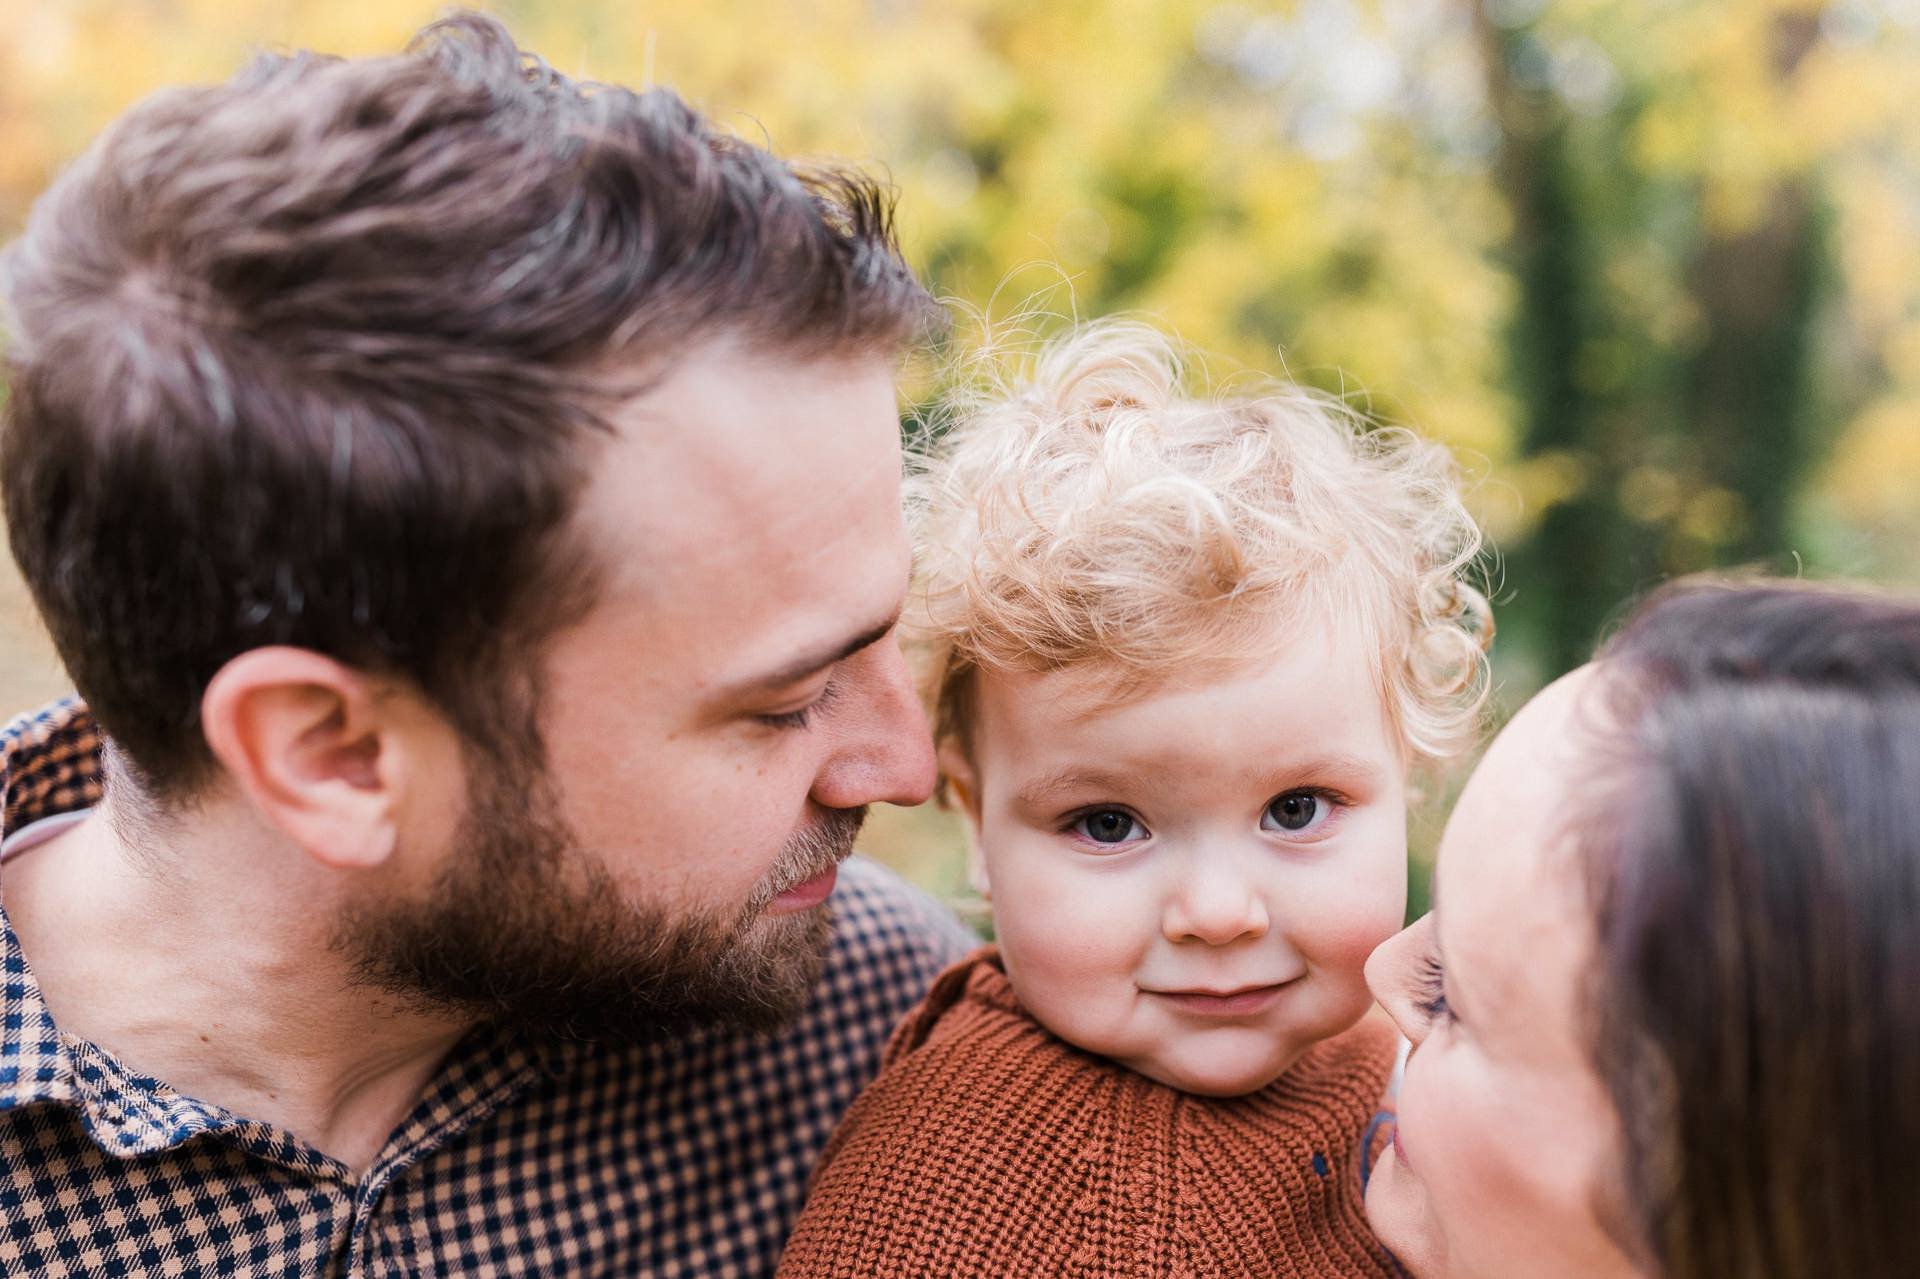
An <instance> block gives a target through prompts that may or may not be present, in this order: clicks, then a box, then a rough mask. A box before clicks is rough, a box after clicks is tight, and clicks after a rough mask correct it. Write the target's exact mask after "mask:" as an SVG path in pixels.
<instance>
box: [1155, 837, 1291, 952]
mask: <svg viewBox="0 0 1920 1279" xmlns="http://www.w3.org/2000/svg"><path fill="white" fill-rule="evenodd" d="M1234 861H1235V859H1234V856H1233V855H1232V854H1231V853H1230V852H1224V851H1216V852H1214V853H1212V854H1209V853H1207V852H1202V853H1201V855H1200V856H1197V857H1195V858H1192V859H1191V861H1190V863H1189V865H1188V866H1186V867H1184V868H1183V870H1184V872H1185V873H1184V874H1182V876H1181V879H1180V883H1179V884H1178V885H1177V887H1176V888H1175V890H1174V892H1173V893H1172V894H1171V895H1170V896H1169V897H1168V899H1167V904H1166V908H1165V910H1164V911H1163V912H1162V914H1161V930H1162V932H1163V934H1164V935H1165V937H1166V939H1167V940H1168V941H1171V942H1183V941H1201V942H1205V943H1207V944H1208V945H1210V946H1224V945H1226V944H1227V943H1228V942H1231V941H1238V940H1240V939H1241V938H1253V937H1262V936H1265V935H1266V932H1267V929H1268V928H1269V927H1270V926H1271V924H1272V920H1271V919H1270V918H1268V915H1267V905H1266V901H1265V899H1264V898H1263V897H1262V895H1261V894H1260V893H1259V892H1258V891H1257V890H1256V888H1255V885H1254V883H1253V880H1252V878H1251V877H1250V876H1248V875H1246V874H1245V873H1243V872H1242V871H1241V869H1240V868H1239V867H1238V866H1237V865H1235V864H1234Z"/></svg>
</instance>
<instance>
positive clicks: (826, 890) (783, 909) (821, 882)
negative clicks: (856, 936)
mask: <svg viewBox="0 0 1920 1279" xmlns="http://www.w3.org/2000/svg"><path fill="white" fill-rule="evenodd" d="M839 878H840V868H839V867H838V866H829V867H828V868H827V869H826V870H823V871H821V872H820V873H819V874H818V875H815V876H814V877H813V878H812V879H803V880H801V881H800V882H799V883H797V884H795V885H794V886H793V887H792V888H789V889H788V890H787V891H786V892H784V893H781V894H780V895H779V896H778V897H775V898H774V899H773V900H772V901H771V902H769V903H768V904H767V913H768V914H769V915H785V914H789V913H791V912H793V911H796V910H806V909H808V908H809V907H812V906H818V905H819V904H820V903H821V902H823V901H825V900H827V898H828V897H830V896H832V895H833V885H834V881H836V880H837V879H839Z"/></svg>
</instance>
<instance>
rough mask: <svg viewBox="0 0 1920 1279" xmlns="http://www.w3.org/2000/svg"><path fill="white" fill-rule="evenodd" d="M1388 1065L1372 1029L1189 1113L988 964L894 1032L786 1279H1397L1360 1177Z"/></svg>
mask: <svg viewBox="0 0 1920 1279" xmlns="http://www.w3.org/2000/svg"><path fill="white" fill-rule="evenodd" d="M1394 1049H1395V1041H1394V1038H1393V1034H1392V1032H1391V1031H1390V1030H1388V1029H1387V1028H1386V1027H1385V1026H1383V1025H1381V1024H1379V1023H1377V1022H1375V1021H1373V1020H1371V1019H1369V1020H1368V1021H1365V1022H1362V1023H1361V1024H1360V1025H1359V1026H1357V1027H1355V1028H1354V1029H1353V1030H1351V1031H1348V1032H1347V1033H1346V1034H1344V1035H1341V1036H1339V1037H1338V1038H1335V1039H1332V1040H1329V1041H1327V1042H1324V1043H1321V1044H1318V1045H1315V1046H1314V1047H1313V1048H1312V1049H1310V1050H1309V1051H1308V1052H1307V1054H1306V1055H1305V1056H1304V1057H1302V1058H1301V1060H1300V1061H1299V1062H1298V1063H1297V1064H1295V1066H1294V1067H1293V1068H1292V1069H1291V1070H1289V1071H1288V1072H1287V1073H1286V1074H1285V1075H1283V1076H1282V1077H1281V1078H1280V1079H1278V1080H1276V1081H1274V1082H1273V1083H1271V1084H1269V1085H1268V1086H1267V1087H1265V1088H1263V1089H1261V1090H1260V1091H1259V1092H1256V1093H1253V1094H1250V1095H1248V1096H1245V1097H1233V1098H1206V1097H1195V1096H1192V1095H1189V1094H1186V1093H1182V1092H1179V1091H1178V1090H1176V1089H1173V1088H1169V1087H1167V1086H1166V1085H1164V1084H1159V1083H1155V1082H1154V1081H1152V1080H1150V1079H1147V1078H1146V1077H1145V1076H1143V1075H1138V1074H1135V1073H1134V1072H1132V1071H1130V1070H1128V1069H1126V1068H1125V1067H1123V1066H1118V1065H1115V1064H1114V1063H1112V1062H1110V1061H1107V1060H1105V1059H1104V1058H1100V1057H1095V1056H1093V1055H1091V1054H1088V1053H1084V1052H1081V1051H1080V1050H1079V1049H1076V1048H1073V1047H1071V1046H1070V1045H1068V1044H1066V1043H1065V1042H1063V1041H1062V1040H1060V1039H1058V1038H1056V1037H1055V1036H1054V1035H1053V1034H1051V1033H1050V1032H1048V1031H1047V1030H1046V1029H1045V1028H1044V1027H1042V1026H1041V1025H1040V1024H1039V1023H1038V1022H1036V1021H1034V1019H1033V1018H1032V1017H1031V1016H1030V1015H1029V1014H1028V1013H1027V1012H1026V1010H1025V1009H1024V1008H1022V1007H1021V1005H1020V1003H1019V1001H1018V1000H1016V999H1015V998H1014V995H1013V989H1012V987H1011V986H1010V985H1009V984H1008V982H1007V976H1006V972H1005V971H1004V969H1002V968H1001V966H1000V962H999V957H998V955H997V954H996V953H995V952H994V951H993V950H992V948H987V949H985V950H982V951H979V952H977V953H975V954H974V955H973V956H971V957H970V958H968V959H966V960H964V961H962V962H961V963H959V964H957V965H955V966H954V967H952V968H950V969H948V970H947V971H946V973H944V974H943V975H942V976H941V977H940V979H939V980H938V981H937V982H936V983H935V984H934V986H933V988H932V990H931V991H929V993H928V995H927V998H926V1000H925V1001H924V1002H923V1003H922V1004H921V1005H920V1007H919V1008H917V1009H915V1010H914V1011H913V1012H912V1013H910V1014H908V1017H907V1019H906V1021H905V1022H903V1023H902V1024H901V1026H900V1028H899V1029H898V1030H896V1031H895V1032H894V1036H893V1039H892V1042H890V1043H889V1044H888V1045H887V1049H886V1054H885V1057H884V1058H883V1060H882V1066H881V1071H880V1075H879V1077H878V1078H876V1079H875V1080H874V1081H873V1083H872V1084H870V1085H869V1086H868V1087H867V1090H866V1091H865V1092H863V1093H862V1094H861V1095H860V1097H859V1099H858V1100H856V1101H855V1102H854V1104H853V1107H852V1109H850V1110H849V1111H848V1112H847V1115H846V1118H845V1119H844V1120H842V1122H841V1124H840V1127H839V1129H838V1130H837V1131H836V1132H835V1133H834V1135H833V1139H832V1140H831V1141H830V1142H829V1143H828V1145H827V1149H826V1153H825V1154H824V1155H823V1156H822V1157H821V1161H820V1164H819V1165H818V1167H817V1168H816V1169H815V1170H814V1176H813V1184H812V1189H811V1191H810V1193H809V1197H808V1200H807V1206H806V1209H805V1211H804V1212H803V1213H802V1214H801V1216H800V1222H799V1225H798V1226H797V1227H796V1228H795V1230H794V1233H793V1236H792V1238H791V1239H790V1240H789V1241H788V1244H787V1250H786V1254H785V1255H784V1256H783V1257H782V1258H781V1262H780V1279H855V1277H856V1276H857V1277H859V1279H920V1277H921V1276H928V1277H931V1279H969V1277H974V1279H1051V1277H1052V1276H1056V1275H1057V1276H1073V1277H1075V1279H1122V1277H1123V1276H1124V1279H1149V1277H1151V1279H1229V1277H1232V1279H1240V1277H1241V1276H1262V1277H1266V1276H1271V1277H1272V1279H1282V1277H1285V1279H1391V1276H1392V1275H1393V1274H1394V1273H1395V1271H1394V1268H1393V1265H1392V1263H1391V1261H1390V1260H1389V1259H1388V1257H1387V1254H1386V1253H1385V1252H1384V1251H1382V1249H1381V1247H1380V1245H1379V1243H1377V1242H1376V1241H1375V1240H1374V1238H1373V1235H1372V1233H1371V1232H1370V1231H1369V1230H1368V1229H1367V1224H1366V1220H1365V1218H1364V1217H1363V1216H1362V1215H1361V1208H1360V1174H1359V1161H1360V1157H1361V1155H1360V1146H1361V1142H1362V1140H1363V1139H1364V1136H1365V1134H1366V1132H1367V1130H1368V1127H1369V1124H1370V1123H1371V1121H1372V1118H1373V1116H1374V1114H1375V1112H1376V1111H1377V1110H1378V1109H1379V1103H1380V1097H1381V1093H1382V1091H1383V1090H1384V1089H1385V1087H1386V1084H1387V1079H1388V1076H1389V1075H1390V1074H1391V1073H1392V1070H1393V1063H1394Z"/></svg>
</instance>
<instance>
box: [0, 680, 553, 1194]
mask: <svg viewBox="0 0 1920 1279" xmlns="http://www.w3.org/2000/svg"><path fill="white" fill-rule="evenodd" d="M100 795H101V773H100V733H99V729H98V728H97V727H96V726H95V724H94V722H93V716H92V715H91V714H89V713H88V711H87V709H86V707H85V706H84V705H82V704H81V703H80V702H79V701H77V700H75V699H72V698H68V699H66V700H64V701H60V702H56V703H54V704H53V705H52V706H49V707H47V708H45V709H43V710H40V711H35V712H32V713H30V714H27V715H22V716H20V717H19V718H17V719H15V720H14V721H13V722H12V723H10V724H8V725H7V726H6V727H5V728H4V729H0V838H4V837H5V835H6V834H8V833H11V832H13V831H16V830H21V829H23V828H25V827H26V826H28V825H30V824H32V823H33V822H36V821H39V820H41V819H42V818H46V817H53V816H56V815H58V814H60V813H66V812H72V811H74V810H75V809H79V808H87V807H91V806H92V805H94V804H96V803H98V802H99V800H100ZM584 1048H585V1046H584V1045H580V1044H576V1043H571V1042H555V1041H550V1040H540V1041H534V1040H529V1039H528V1038H527V1037H525V1036H522V1035H518V1034H515V1033H511V1032H508V1031H503V1030H497V1029H494V1028H491V1027H484V1026H483V1027H480V1028H477V1029H476V1030H475V1031H474V1032H473V1033H472V1034H470V1035H468V1036H467V1038H466V1039H465V1040H463V1041H462V1042H461V1044H460V1046H459V1047H457V1048H456V1049H455V1050H454V1051H453V1053H452V1054H450V1055H449V1057H448V1058H447V1063H446V1065H445V1066H443V1067H442V1069H441V1073H440V1075H439V1076H438V1077H437V1079H436V1080H435V1082H434V1084H433V1085H432V1086H431V1087H429V1089H428V1090H427V1093H426V1095H425V1096H424V1097H422V1099H421V1101H420V1104H419V1105H418V1106H417V1107H415V1109H414V1112H413V1113H412V1114H411V1115H410V1116H409V1117H408V1118H407V1120H406V1121H405V1122H404V1123H403V1124H402V1125H401V1126H400V1128H399V1129H398V1130H397V1131H396V1132H395V1133H394V1135H393V1137H392V1139H391V1140H390V1141H389V1143H388V1146H387V1148H386V1150H385V1151H384V1152H383V1153H382V1154H381V1156H380V1157H379V1160H378V1161H377V1162H376V1164H375V1165H374V1167H373V1168H372V1169H370V1170H369V1173H368V1175H367V1176H366V1177H365V1178H364V1179H363V1180H362V1182H361V1184H362V1187H363V1189H364V1188H365V1187H367V1186H371V1185H375V1184H379V1183H383V1182H384V1181H385V1180H386V1177H387V1175H390V1173H391V1172H392V1171H393V1170H396V1169H398V1168H399V1167H402V1166H404V1165H406V1164H409V1163H412V1162H414V1161H415V1160H417V1159H419V1158H421V1157H422V1156H424V1155H426V1154H427V1153H429V1152H431V1151H432V1150H433V1149H435V1148H437V1147H439V1146H440V1145H442V1144H443V1143H445V1142H446V1141H447V1140H449V1139H450V1138H452V1137H453V1136H455V1135H457V1134H458V1133H459V1132H461V1131H462V1130H464V1129H465V1128H467V1127H469V1126H471V1125H472V1124H474V1123H476V1122H478V1121H479V1120H480V1119H482V1118H485V1117H486V1116H487V1115H489V1114H491V1113H492V1112H493V1111H494V1110H496V1109H498V1108H499V1106H501V1105H502V1104H504V1103H505V1102H507V1101H508V1100H510V1099H511V1098H512V1097H513V1096H515V1095H517V1094H518V1093H519V1092H520V1091H522V1090H523V1089H524V1088H525V1087H526V1086H527V1085H529V1084H530V1083H532V1082H534V1081H535V1080H537V1079H538V1078H540V1077H542V1076H549V1077H551V1076H557V1075H560V1074H563V1073H564V1072H565V1071H566V1070H567V1069H568V1068H569V1067H570V1066H571V1065H572V1064H573V1062H574V1061H576V1060H577V1059H578V1058H579V1056H580V1055H581V1053H582V1052H583V1051H584ZM46 1103H51V1104H56V1105H67V1106H70V1107H72V1108H73V1109H74V1110H75V1111H76V1112H77V1113H78V1114H79V1116H80V1119H81V1122H82V1124H83V1125H84V1126H85V1128H86V1131H87V1133H88V1135H89V1136H90V1137H92V1138H93V1140H94V1142H95V1143H96V1144H97V1145H98V1146H99V1147H100V1149H101V1150H103V1151H106V1152H107V1153H108V1154H112V1155H118V1156H121V1157H123V1158H133V1157H137V1156H141V1155H148V1154H152V1153H154V1152H156V1151H160V1150H166V1149H169V1148H171V1147H174V1146H178V1145H181V1144H183V1143H185V1142H188V1141H191V1140H193V1139H194V1138H196V1137H200V1136H203V1135H204V1136H213V1137H218V1138H220V1139H222V1140H224V1141H225V1142H227V1143H228V1144H230V1145H234V1146H237V1147H240V1148H243V1149H245V1150H248V1151H249V1152H251V1153H253V1154H255V1155H258V1156H259V1157H261V1158H264V1159H270V1160H272V1161H274V1162H275V1163H278V1164H281V1165H283V1166H285V1167H288V1168H292V1169H295V1170H298V1171H301V1172H304V1173H306V1174H308V1175H309V1176H313V1177H319V1178H328V1177H337V1178H340V1179H343V1180H351V1179H352V1173H351V1171H350V1170H349V1169H348V1168H347V1167H346V1166H345V1165H344V1164H341V1163H339V1162H338V1161H336V1160H334V1159H332V1158H329V1157H328V1156H326V1155H324V1154H322V1153H320V1152H319V1151H318V1150H316V1149H314V1148H313V1147H311V1146H309V1145H307V1144H306V1143H304V1142H302V1141H300V1140H299V1139H298V1138H296V1137H294V1136H292V1135H291V1134H289V1133H286V1132H283V1131H281V1130H280V1129H277V1128H274V1127H272V1126H271V1125H268V1124H264V1123H260V1122H258V1121H256V1120H250V1119H246V1118H244V1117H242V1116H240V1115H236V1114H234V1113H232V1112H231V1111H228V1110H224V1109H222V1108H220V1107H218V1106H213V1105H210V1104H208V1103H206V1102H201V1101H196V1100H194V1099H193V1098H191V1097H187V1096H184V1095H182V1094H181V1093H179V1092H177V1091H176V1090H175V1089H173V1088H172V1087H170V1086H168V1085H167V1084H165V1083H162V1082H161V1081H160V1080H157V1079H154V1078H151V1077H150V1076H146V1075H142V1074H139V1073H138V1072H136V1071H133V1070H130V1069H128V1068H127V1067H126V1066H125V1065H124V1064H122V1063H121V1062H120V1061H119V1060H117V1059H116V1058H115V1057H113V1055H112V1054H110V1053H108V1052H106V1051H105V1050H104V1049H101V1048H100V1047H98V1046H97V1045H95V1044H92V1043H89V1042H87V1041H86V1040H84V1039H81V1038H79V1037H78V1036H74V1035H68V1034H66V1033H64V1032H63V1031H61V1030H60V1028H59V1027H58V1026H56V1025H55V1024H54V1020H53V1016H52V1014H51V1012H49V1010H48V1008H47V1005H46V1000H45V999H44V998H43V997H42V995H41V993H40V985H39V983H38V982H37V981H35V980H34V977H33V970H32V969H31V968H30V967H28V965H27V959H26V956H25V955H24V954H23V953H22V952H21V949H20V939H19V937H18V936H17V935H16V934H15V933H14V930H13V924H12V922H11V921H9V920H8V918H7V914H6V910H5V908H4V907H0V1113H4V1112H6V1111H9V1110H13V1109H15V1108H18V1107H22V1106H30V1105H36V1104H46Z"/></svg>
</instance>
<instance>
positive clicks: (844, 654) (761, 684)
mask: <svg viewBox="0 0 1920 1279" xmlns="http://www.w3.org/2000/svg"><path fill="white" fill-rule="evenodd" d="M899 621H900V613H899V610H897V609H896V610H895V611H894V613H893V615H892V616H891V617H889V618H887V620H886V621H884V622H878V623H876V624H874V625H872V626H869V627H867V628H866V629H865V630H863V631H861V632H860V633H859V634H858V635H854V636H851V637H849V638H847V639H844V640H840V641H837V642H835V643H833V644H830V645H826V646H823V647H822V648H820V649H818V650H816V651H814V652H811V653H806V654H803V655H802V656H800V657H796V658H795V659H793V660H792V661H791V662H788V663H787V664H786V665H785V666H782V667H781V668H780V669H779V670H777V671H768V672H767V673H766V674H764V675H750V676H748V677H747V678H746V679H743V680H741V681H740V682H739V683H737V684H733V685H730V686H729V687H728V688H727V690H726V695H727V696H729V697H745V696H748V695H749V694H752V693H768V692H776V691H778V690H780V689H783V688H786V687H787V686H788V685H791V684H798V683H799V682H800V681H801V680H803V679H805V678H807V676H809V675H814V674H817V673H819V672H820V671H823V670H825V669H826V668H827V667H829V666H832V665H833V664H834V663H835V662H843V661H845V660H846V659H847V658H849V657H852V656H853V655H854V654H855V653H858V652H859V651H860V650H861V649H863V648H870V647H872V646H873V645H875V644H878V643H879V642H880V641H881V640H883V639H885V638H886V637H887V634H888V632H890V631H892V630H893V628H894V627H895V626H896V625H897V624H898V623H899Z"/></svg>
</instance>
